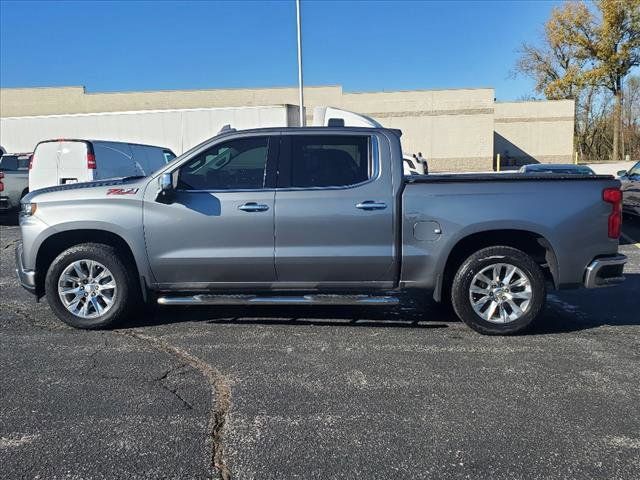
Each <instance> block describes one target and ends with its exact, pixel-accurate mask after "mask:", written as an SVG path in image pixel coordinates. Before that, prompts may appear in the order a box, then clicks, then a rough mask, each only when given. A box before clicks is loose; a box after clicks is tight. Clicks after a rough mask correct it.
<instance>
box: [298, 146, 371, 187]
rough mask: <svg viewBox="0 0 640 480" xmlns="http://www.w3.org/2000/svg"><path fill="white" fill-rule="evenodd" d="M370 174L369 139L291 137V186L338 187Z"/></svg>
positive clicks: (354, 182) (361, 179)
mask: <svg viewBox="0 0 640 480" xmlns="http://www.w3.org/2000/svg"><path fill="white" fill-rule="evenodd" d="M370 175H371V166H370V161H369V137H367V136H355V135H353V136H352V135H293V136H292V137H291V186H292V187H341V186H348V185H355V184H357V183H361V182H364V181H365V180H368V179H369V178H370Z"/></svg>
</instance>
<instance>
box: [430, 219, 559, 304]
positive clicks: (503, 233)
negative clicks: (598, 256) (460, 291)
mask: <svg viewBox="0 0 640 480" xmlns="http://www.w3.org/2000/svg"><path fill="white" fill-rule="evenodd" d="M495 246H505V247H513V248H517V249H518V250H521V251H523V252H524V253H526V254H527V255H530V256H531V257H532V258H533V259H534V261H535V262H536V263H537V264H538V265H540V266H541V267H542V270H543V272H544V273H545V277H546V278H547V280H549V281H551V282H552V283H553V285H554V287H555V288H558V284H559V273H558V259H557V257H556V253H555V250H554V248H553V246H552V245H551V242H549V240H548V239H547V238H546V237H545V236H544V235H542V234H540V233H537V232H534V231H531V230H520V229H493V230H483V231H477V232H473V233H471V234H469V235H466V236H464V237H462V238H460V239H459V240H458V241H457V242H456V243H455V244H454V245H453V247H452V248H451V250H450V251H449V254H448V255H447V260H446V262H445V264H444V267H443V268H442V270H441V273H440V275H438V280H437V283H436V288H435V289H434V292H433V298H434V300H435V301H437V302H439V301H441V300H442V299H443V298H444V297H445V295H447V294H448V292H449V289H450V288H451V284H452V282H453V277H454V276H455V274H456V272H457V270H458V268H460V265H462V263H463V262H464V260H465V259H467V258H468V257H469V256H470V255H472V254H473V253H474V252H477V251H478V250H481V249H483V248H487V247H495Z"/></svg>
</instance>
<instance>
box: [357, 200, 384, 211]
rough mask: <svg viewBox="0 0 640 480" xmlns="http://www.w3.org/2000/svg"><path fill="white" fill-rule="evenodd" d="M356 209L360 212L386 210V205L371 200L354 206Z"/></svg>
mask: <svg viewBox="0 0 640 480" xmlns="http://www.w3.org/2000/svg"><path fill="white" fill-rule="evenodd" d="M356 208H359V209H360V210H384V209H385V208H387V204H386V203H382V202H374V201H373V200H366V201H364V202H360V203H358V204H357V205H356Z"/></svg>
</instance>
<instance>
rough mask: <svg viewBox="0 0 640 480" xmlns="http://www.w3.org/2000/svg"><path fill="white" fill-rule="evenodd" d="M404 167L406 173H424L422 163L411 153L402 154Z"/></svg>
mask: <svg viewBox="0 0 640 480" xmlns="http://www.w3.org/2000/svg"><path fill="white" fill-rule="evenodd" d="M402 167H403V169H402V170H403V172H404V174H405V175H424V170H423V167H422V165H421V164H420V163H418V162H417V161H416V159H415V158H414V157H413V156H411V155H407V154H404V155H402Z"/></svg>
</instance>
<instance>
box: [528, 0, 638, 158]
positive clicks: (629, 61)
mask: <svg viewBox="0 0 640 480" xmlns="http://www.w3.org/2000/svg"><path fill="white" fill-rule="evenodd" d="M595 6H596V9H595V10H596V11H592V10H591V9H590V8H589V6H588V5H587V4H586V3H584V2H567V3H565V4H564V5H563V6H562V7H560V8H554V9H553V11H552V13H551V18H550V19H549V20H548V21H547V23H546V24H545V29H544V32H545V33H544V38H543V39H542V43H541V45H540V46H533V45H529V44H524V45H523V46H522V49H521V56H520V59H519V61H518V64H517V65H516V68H517V69H518V71H520V72H522V73H524V74H526V75H528V76H530V77H532V78H533V79H534V80H535V81H536V87H535V88H536V90H537V91H538V92H540V93H544V95H545V96H546V97H547V98H548V99H559V98H573V99H578V98H579V96H580V95H581V94H582V93H584V91H585V89H589V91H590V92H591V93H593V91H594V89H596V88H598V87H601V88H604V89H606V90H608V91H609V92H611V94H612V95H613V97H614V107H613V116H612V122H613V125H612V129H611V131H612V139H611V144H612V147H611V151H612V155H611V156H612V158H613V159H614V160H617V159H619V158H620V153H619V152H620V143H621V142H620V131H621V123H622V122H621V119H622V111H623V102H624V99H623V91H624V90H623V88H624V80H625V77H626V76H627V75H628V74H629V73H630V71H631V70H632V69H633V67H635V66H638V65H640V0H598V1H597V2H595ZM588 108H589V106H587V109H588ZM588 114H589V112H588V110H587V115H588Z"/></svg>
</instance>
